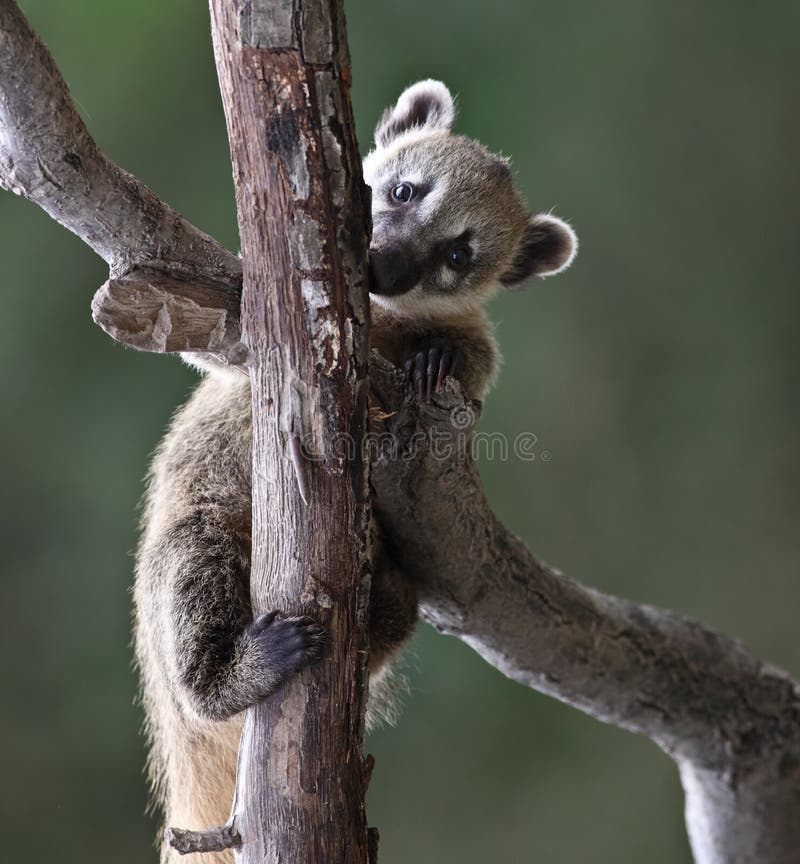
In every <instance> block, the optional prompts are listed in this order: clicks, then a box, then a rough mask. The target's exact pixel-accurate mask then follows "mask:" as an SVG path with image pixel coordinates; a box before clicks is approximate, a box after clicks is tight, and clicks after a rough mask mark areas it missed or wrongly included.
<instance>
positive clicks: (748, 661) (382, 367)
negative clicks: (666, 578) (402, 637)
mask: <svg viewBox="0 0 800 864" xmlns="http://www.w3.org/2000/svg"><path fill="white" fill-rule="evenodd" d="M397 375H398V373H397V372H396V370H394V369H392V368H391V367H389V366H387V364H385V363H380V362H373V368H372V376H371V377H372V387H373V391H374V393H375V397H376V399H378V400H379V401H380V402H381V404H382V407H383V409H384V411H385V413H386V414H387V415H389V416H388V417H387V420H386V421H385V423H386V432H387V433H388V436H389V440H395V441H401V442H405V447H400V448H398V449H395V450H391V449H390V448H387V447H383V448H377V454H378V458H377V459H376V460H375V461H374V462H373V469H372V475H371V476H372V482H373V485H374V489H375V512H376V515H377V516H378V518H379V519H380V521H381V523H382V525H383V526H384V527H385V528H386V529H387V531H388V533H389V535H390V536H391V537H392V540H393V543H394V549H395V554H397V555H398V556H400V558H401V560H402V563H403V565H404V567H405V568H406V570H407V571H408V572H410V573H412V574H413V575H414V576H415V578H416V580H417V581H418V584H419V587H420V597H421V603H422V612H423V615H424V617H425V619H426V620H427V621H428V622H429V623H431V624H432V625H433V626H435V627H436V628H437V629H438V630H440V631H441V632H443V633H449V634H452V635H455V636H458V637H459V638H460V639H462V640H463V641H464V642H466V643H467V644H468V645H470V646H471V647H472V648H474V649H475V650H476V651H477V652H478V653H479V654H480V655H481V656H482V657H483V658H484V659H486V660H487V661H488V662H489V663H491V664H492V665H493V666H495V667H496V668H497V669H499V670H500V671H501V672H503V673H504V674H505V675H507V676H508V677H509V678H513V679H514V680H515V681H519V682H520V683H521V684H525V685H526V686H528V687H532V688H533V689H535V690H538V691H539V692H541V693H546V694H548V695H549V696H553V697H555V698H556V699H560V700H561V701H563V702H566V703H568V704H570V705H572V706H574V707H575V708H578V709H579V710H581V711H583V712H585V713H587V714H590V715H592V716H593V717H596V718H597V719H598V720H602V721H604V722H606V723H613V724H614V725H616V726H620V727H622V728H624V729H629V730H630V731H632V732H638V733H641V734H644V735H647V736H648V737H650V738H652V739H653V740H654V741H655V742H656V743H657V744H658V745H659V746H660V747H662V748H663V749H664V750H665V751H666V752H667V753H668V754H669V755H670V756H671V757H672V758H673V759H674V760H675V761H676V763H677V765H678V767H679V769H680V773H681V779H682V782H683V785H684V789H685V792H686V820H687V828H688V831H689V837H690V840H691V844H692V849H693V851H694V855H695V860H696V861H697V864H723V862H725V864H734V862H735V864H766V862H770V864H790V862H797V861H798V860H800V857H799V856H800V686H798V684H797V683H796V682H795V681H794V680H793V679H791V678H790V677H789V676H788V675H787V674H786V673H784V672H782V671H780V670H778V669H775V668H774V667H772V666H770V665H769V664H766V663H763V662H762V661H760V660H759V659H758V658H757V657H755V656H754V655H752V654H751V653H750V652H749V651H747V650H746V649H745V648H744V647H743V646H742V645H740V644H739V643H738V642H736V641H735V640H733V639H730V638H728V637H726V636H722V635H720V634H718V633H715V632H713V631H712V630H709V629H707V628H705V627H703V626H701V625H700V624H697V623H695V622H692V621H687V620H685V619H683V618H681V617H679V616H677V615H675V614H673V613H671V612H668V611H666V610H662V609H656V608H654V607H652V606H647V605H641V604H636V603H631V602H629V601H627V600H622V599H619V598H617V597H612V596H609V595H606V594H602V593H600V592H599V591H595V590H594V589H592V588H588V587H586V586H583V585H581V584H579V583H578V582H575V581H573V580H572V579H569V578H567V577H566V576H564V575H562V574H561V573H559V572H558V571H556V570H554V569H553V568H551V567H548V566H547V565H546V564H544V563H543V562H541V561H539V560H538V559H537V558H536V557H535V556H534V555H532V554H531V552H530V551H529V550H528V549H527V548H526V547H525V546H524V544H523V543H522V542H521V541H520V540H519V539H518V538H517V537H515V536H514V535H513V534H512V533H511V532H510V531H508V530H507V529H506V528H505V527H504V526H503V525H502V524H501V523H500V522H499V521H498V520H497V518H496V517H495V516H494V514H493V513H492V511H491V510H490V508H489V505H488V503H487V501H486V497H485V495H484V492H483V488H482V485H481V482H480V478H479V476H478V472H477V469H476V466H475V464H474V462H473V460H472V457H471V448H470V445H471V437H472V428H473V426H474V423H475V421H476V419H477V414H478V407H479V406H477V405H474V404H472V405H470V404H465V403H464V401H463V399H462V398H461V396H460V394H459V392H458V390H457V388H455V387H452V386H451V387H450V388H449V389H448V391H447V393H446V394H445V396H444V397H443V398H441V399H439V400H437V404H435V405H433V406H430V407H428V406H424V407H423V409H422V411H421V412H420V411H419V409H418V408H417V406H416V403H415V401H414V400H413V398H412V397H411V396H410V394H406V395H405V397H404V398H400V399H398V388H399V386H400V381H399V380H398V377H397ZM422 442H426V444H425V445H423V443H422ZM420 514H424V518H421V517H420Z"/></svg>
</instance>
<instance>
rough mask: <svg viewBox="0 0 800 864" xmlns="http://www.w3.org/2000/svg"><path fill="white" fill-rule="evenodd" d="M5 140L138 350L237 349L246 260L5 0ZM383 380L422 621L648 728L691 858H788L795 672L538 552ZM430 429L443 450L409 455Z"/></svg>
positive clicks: (13, 162)
mask: <svg viewBox="0 0 800 864" xmlns="http://www.w3.org/2000/svg"><path fill="white" fill-rule="evenodd" d="M0 133H1V134H0V184H2V185H3V186H5V187H6V188H8V189H11V190H12V191H14V192H17V193H18V194H21V195H23V196H24V197H26V198H29V199H30V200H32V201H34V202H35V203H37V204H38V205H39V206H41V207H43V208H44V209H45V210H46V211H47V212H48V213H50V215H51V216H53V218H55V219H57V220H58V221H59V222H61V224H63V225H65V226H66V227H67V228H69V229H70V230H71V231H73V232H74V233H76V234H77V235H78V236H79V237H81V239H83V240H84V241H85V242H86V243H88V244H89V245H90V246H91V247H92V248H93V249H95V251H97V252H98V254H100V255H101V256H102V257H103V258H105V260H106V261H108V263H109V265H110V269H111V279H110V280H109V282H108V283H106V285H105V286H103V288H101V289H100V292H99V293H98V295H97V296H96V298H95V303H94V305H93V310H94V314H95V316H96V319H97V320H98V323H100V324H101V326H102V327H103V328H104V329H105V330H106V331H107V332H109V333H110V334H111V335H112V336H113V337H114V338H116V339H118V340H119V341H121V342H124V343H125V344H128V345H132V346H133V347H137V348H141V349H142V350H150V351H162V352H163V351H176V350H200V351H211V352H214V353H216V354H218V355H221V356H223V357H224V356H226V355H227V356H228V357H230V358H231V362H237V363H238V362H242V361H243V359H244V357H243V355H242V351H241V348H237V346H239V344H240V338H241V337H240V332H239V330H240V325H239V317H238V302H239V292H240V287H241V265H240V262H239V260H238V258H237V257H236V256H235V255H233V254H232V253H230V252H228V251H227V250H225V249H224V248H223V247H222V246H220V245H219V244H218V243H216V242H215V241H214V240H213V239H211V238H210V237H208V236H207V235H205V234H203V233H202V232H200V231H198V230H197V229H195V228H193V227H192V226H191V225H189V224H188V223H187V222H186V221H185V220H183V219H182V218H181V217H180V216H179V215H178V214H177V213H175V212H174V211H173V210H172V209H171V208H169V207H168V206H167V205H165V204H163V203H162V202H160V201H159V200H158V199H157V198H156V197H155V196H154V195H153V193H152V192H151V191H150V190H148V189H147V188H146V187H145V186H143V185H142V184H141V183H139V181H137V180H136V179H135V178H133V177H131V176H130V175H128V174H126V173H125V172H124V171H122V170H121V169H120V168H118V167H117V166H116V165H114V164H113V162H111V161H110V160H109V159H108V158H107V157H106V156H105V155H104V154H103V153H102V152H101V151H100V150H99V149H98V148H97V146H96V145H95V143H94V142H93V141H92V139H91V137H90V136H89V134H88V132H87V131H86V128H85V126H84V124H83V122H82V121H81V120H80V118H79V116H78V114H77V112H76V110H75V108H74V105H73V104H72V102H71V100H70V98H69V95H68V93H67V89H66V86H65V84H64V82H63V80H62V79H61V76H60V75H59V73H58V71H57V69H56V67H55V65H54V64H53V61H52V59H51V58H50V56H49V54H48V53H47V51H46V49H45V48H44V46H42V44H41V43H40V42H39V41H38V39H36V37H35V36H34V34H33V32H32V31H31V29H30V27H29V26H28V24H27V22H25V20H24V18H23V16H22V15H21V13H20V12H19V10H18V8H17V7H16V4H15V3H13V2H11V0H0ZM231 350H233V354H232V355H231V354H230V352H231ZM372 385H373V392H374V394H375V399H376V400H377V401H378V402H379V403H380V404H381V405H382V406H383V407H384V409H385V413H386V414H387V415H391V416H389V417H388V418H387V419H386V428H387V430H388V431H389V432H391V433H392V434H393V435H394V436H395V439H396V441H397V442H398V450H396V451H393V454H392V456H391V458H389V457H387V456H383V457H382V458H379V460H378V462H377V464H376V465H374V468H373V485H374V492H375V501H376V508H377V510H378V512H379V514H380V517H381V520H382V521H383V522H384V524H385V526H386V527H387V528H388V529H389V531H390V533H391V535H392V536H393V537H394V538H395V544H396V551H397V552H398V554H402V555H403V556H404V557H405V564H406V566H407V568H408V569H409V571H410V572H412V573H414V574H415V575H416V577H417V579H418V581H419V583H420V586H421V592H422V598H423V612H424V615H425V617H426V618H427V620H428V621H430V622H431V623H432V624H433V625H434V626H436V627H437V628H438V629H440V630H442V631H443V632H447V633H452V634H454V635H457V636H458V637H459V638H461V639H463V640H464V641H465V642H467V643H468V644H470V645H471V646H472V647H473V648H474V649H475V650H476V651H478V652H479V653H480V654H481V655H482V656H483V657H484V658H485V659H486V660H487V661H488V662H490V663H491V664H492V665H494V666H496V667H497V668H498V669H500V671H502V672H503V673H504V674H506V675H508V676H509V677H511V678H513V679H515V680H517V681H519V682H520V683H523V684H525V685H526V686H529V687H533V688H534V689H536V690H539V691H541V692H544V693H547V694H549V695H551V696H554V697H555V698H558V699H560V700H562V701H564V702H567V703H569V704H571V705H573V706H575V707H576V708H578V709H579V710H581V711H584V712H586V713H588V714H590V715H592V716H594V717H597V718H598V719H600V720H603V721H605V722H609V723H613V724H615V725H618V726H621V727H623V728H626V729H630V730H632V731H635V732H639V733H641V734H644V735H647V736H648V737H650V738H652V739H653V740H654V741H656V742H657V743H658V744H659V745H660V746H661V747H662V748H663V749H664V750H665V751H666V752H667V753H669V754H670V755H671V756H672V757H673V758H674V759H675V761H676V763H677V764H678V767H679V769H680V772H681V778H682V781H683V785H684V789H685V791H686V796H687V807H686V815H687V824H688V829H689V834H690V838H691V842H692V847H693V850H694V855H695V860H696V862H697V864H796V862H797V861H798V860H799V859H798V854H799V853H798V850H800V687H798V684H797V682H796V681H794V680H793V679H792V678H790V677H789V676H788V675H786V674H785V673H783V672H781V671H780V670H777V669H775V668H773V667H771V666H770V665H769V664H766V663H763V662H762V661H760V660H758V658H756V657H754V656H753V655H752V654H751V653H750V652H748V651H747V650H746V649H745V648H743V647H742V646H741V645H740V644H739V643H738V642H736V641H734V640H732V639H729V638H727V637H725V636H722V635H719V634H717V633H714V632H713V631H710V630H708V629H706V628H704V627H702V626H701V625H699V624H695V623H692V622H689V621H686V620H684V619H682V618H680V617H678V616H676V615H674V614H673V613H670V612H668V611H664V610H659V609H655V608H653V607H650V606H646V605H638V604H634V603H630V602H627V601H624V600H620V599H618V598H615V597H611V596H608V595H604V594H601V593H600V592H597V591H594V590H593V589H591V588H587V587H585V586H582V585H580V584H579V583H577V582H574V581H572V580H571V579H569V578H567V577H565V576H563V575H562V574H560V573H558V572H557V571H555V570H553V569H552V568H550V567H548V566H547V565H545V564H543V563H542V562H540V561H538V560H537V559H536V558H535V557H534V556H533V555H532V554H531V553H530V552H529V551H528V550H527V549H526V548H525V546H524V545H523V544H522V543H521V542H520V541H519V539H518V538H516V537H515V536H514V535H513V534H511V533H510V532H509V531H508V530H507V529H506V528H505V527H504V526H503V525H502V524H500V523H499V522H498V520H497V519H496V517H495V516H494V514H493V513H492V512H491V510H490V508H489V506H488V504H487V502H486V499H485V496H484V493H483V490H482V487H481V484H480V480H479V478H478V474H477V471H476V468H475V465H474V464H473V462H472V459H471V457H470V454H469V443H470V436H471V428H472V422H471V421H470V422H466V423H465V422H464V419H463V418H467V420H468V421H469V418H470V413H469V412H470V411H472V410H473V409H474V407H475V406H471V405H466V404H465V403H464V401H463V399H462V398H461V396H460V394H459V392H458V390H457V389H454V388H452V387H451V388H450V389H448V391H447V392H446V394H445V395H444V396H443V397H442V399H440V400H439V401H438V402H437V403H436V404H435V405H433V406H431V407H430V408H424V409H423V410H422V413H420V410H419V409H418V407H417V405H416V404H415V402H414V401H413V397H412V396H411V394H409V393H407V392H406V391H405V389H404V387H403V384H402V381H401V379H400V378H399V377H398V376H397V374H396V373H395V371H394V370H393V369H392V368H391V367H389V366H388V365H387V364H385V363H384V362H382V361H381V360H380V359H379V358H373V364H372ZM432 430H435V432H436V436H435V437H436V446H435V447H433V448H431V447H422V448H420V447H409V448H408V449H407V450H404V442H405V443H408V442H410V441H412V440H416V441H417V443H418V442H419V440H420V439H419V438H418V437H417V438H414V436H415V435H419V434H422V435H423V436H428V440H430V436H431V432H432ZM443 441H444V443H446V442H447V441H450V443H451V445H452V446H451V448H450V449H449V451H448V449H447V448H446V447H443ZM454 501H457V502H458V518H457V519H454V518H453V513H452V509H451V508H452V503H453V502H454ZM419 513H424V514H425V519H424V520H421V519H418V518H417V514H419ZM179 842H189V841H188V840H186V838H183V839H182V840H179Z"/></svg>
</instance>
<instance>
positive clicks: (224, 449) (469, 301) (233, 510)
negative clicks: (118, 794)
mask: <svg viewBox="0 0 800 864" xmlns="http://www.w3.org/2000/svg"><path fill="white" fill-rule="evenodd" d="M453 118H454V108H453V103H452V99H451V98H450V95H449V93H448V92H447V90H446V88H444V85H441V84H438V83H437V82H421V83H420V84H417V85H415V86H414V87H412V88H409V90H407V91H406V93H404V94H403V96H401V99H400V100H399V102H398V104H397V105H396V106H395V107H394V109H392V110H390V111H389V112H387V114H386V115H385V116H384V118H383V120H382V121H381V124H380V125H379V129H378V133H377V136H376V139H377V140H378V141H379V142H380V143H379V146H378V148H377V149H376V151H375V152H374V153H372V154H371V155H370V156H369V157H368V159H367V160H366V161H365V174H366V176H367V178H368V180H369V182H370V183H371V185H372V186H373V217H374V221H375V228H376V230H375V237H374V240H373V247H372V248H373V251H374V252H375V253H376V254H379V253H380V252H381V249H382V248H384V247H386V245H387V244H392V243H395V244H396V243H402V244H403V245H402V248H403V250H404V254H407V255H408V256H410V258H413V259H414V261H415V262H416V263H415V268H416V269H415V270H414V271H413V274H412V275H413V279H414V284H413V285H410V286H409V290H407V291H405V292H404V293H402V294H399V295H395V296H380V297H373V304H372V306H373V329H372V340H373V341H372V344H373V347H375V348H377V349H378V350H379V351H380V352H381V353H382V354H384V355H385V356H386V357H387V358H388V359H389V360H392V361H393V362H395V363H396V364H398V365H402V364H404V363H406V362H408V361H409V360H413V359H414V358H419V357H424V358H426V362H427V358H428V357H429V356H433V354H432V353H430V352H431V351H434V352H438V353H436V356H437V357H438V356H439V354H441V353H442V352H443V351H447V352H450V350H451V348H452V353H453V355H454V356H457V357H458V363H457V365H455V367H451V368H450V369H449V371H451V372H452V371H453V370H454V371H455V374H456V375H457V377H458V379H459V381H460V383H461V385H462V388H463V389H464V391H465V392H466V394H467V395H468V396H470V397H472V398H475V399H482V398H483V397H484V395H485V393H486V390H487V388H488V387H489V386H490V384H491V383H492V380H493V378H494V376H495V374H496V371H497V367H498V362H499V353H498V351H497V346H496V344H495V341H494V337H493V334H492V327H491V325H490V324H489V321H488V319H487V318H486V315H485V313H484V311H483V308H482V304H483V302H484V301H485V300H486V299H487V298H488V297H489V296H490V295H491V294H492V292H493V291H494V290H495V288H496V287H497V285H498V283H499V282H500V281H503V282H505V283H511V282H516V281H519V280H520V279H522V278H525V276H527V275H531V274H537V273H538V274H539V275H545V274H547V273H550V272H556V271H557V270H558V269H563V267H564V266H566V264H568V263H569V261H570V260H571V257H572V255H573V254H574V235H573V234H572V232H571V230H570V229H569V228H568V226H566V225H565V224H564V223H562V222H560V221H559V220H556V219H554V218H553V217H550V216H541V215H540V216H537V217H533V218H532V219H531V218H529V217H528V215H527V213H526V211H525V210H524V208H523V206H522V203H521V200H520V198H519V196H518V194H517V192H516V190H515V189H514V187H513V184H512V182H511V175H510V172H509V170H508V167H507V165H506V163H505V161H504V160H501V159H499V157H496V156H494V155H492V154H491V153H489V152H488V151H486V150H485V149H484V148H483V147H481V146H480V145H479V144H477V143H476V142H473V141H470V140H469V139H466V138H461V137H458V136H453V135H451V134H450V125H451V124H452V122H453ZM403 180H409V181H412V182H414V183H417V184H419V189H420V191H419V195H418V197H417V198H416V199H415V203H414V205H413V206H411V207H405V208H403V207H401V206H400V205H398V204H397V202H394V203H392V199H391V188H392V185H393V184H396V183H399V182H401V181H403ZM462 235H463V237H462V240H459V241H458V242H469V244H470V249H471V250H472V252H473V260H472V262H471V264H470V267H468V268H467V269H465V270H462V271H460V272H456V271H455V270H453V269H452V268H448V265H447V258H446V256H447V254H448V250H449V249H450V248H451V246H450V244H451V243H452V242H454V240H453V238H456V239H457V238H458V237H459V236H462ZM463 238H467V239H466V240H464V239H463ZM400 260H401V261H402V260H403V259H402V258H401V259H400ZM442 345H444V346H445V348H444V349H442V348H441V346H442ZM431 346H434V348H433V349H432V348H431ZM436 346H439V347H436ZM428 374H430V373H428ZM251 453H252V428H251V418H250V392H249V381H248V379H247V378H246V377H245V376H244V375H238V376H237V375H236V374H235V373H231V372H230V371H228V372H226V373H225V374H222V375H211V376H209V377H207V378H205V379H204V380H203V381H202V382H201V383H200V384H199V386H198V387H197V389H196V390H195V392H194V394H193V395H192V397H191V399H190V400H189V401H188V403H187V404H186V405H185V406H184V407H183V408H182V409H181V410H180V411H179V412H178V413H177V414H176V416H175V418H174V420H173V422H172V425H171V427H170V430H169V432H168V434H167V436H166V437H165V439H164V441H163V443H162V444H161V446H160V447H159V449H158V451H157V453H156V456H155V459H154V461H153V466H152V469H151V472H150V475H149V479H148V487H147V495H146V506H145V510H144V515H143V520H142V527H143V530H142V537H141V542H140V545H139V550H138V555H137V567H136V584H135V590H134V600H135V608H136V614H135V619H136V620H135V644H136V656H137V661H138V666H139V670H140V674H141V679H142V691H143V696H142V699H143V704H144V709H145V713H146V728H147V734H148V738H149V742H150V760H149V765H150V776H151V780H152V784H153V788H154V791H155V797H156V799H157V801H158V803H159V804H160V805H161V806H162V808H163V810H164V816H165V818H166V824H167V825H175V826H178V827H181V828H189V829H202V828H207V827H211V826H214V825H219V824H222V823H224V822H225V821H226V819H227V817H228V813H229V808H230V805H231V799H232V795H233V787H234V775H235V767H236V753H237V747H238V741H239V732H240V728H241V711H242V710H243V709H244V708H246V707H247V706H248V705H251V704H253V703H255V702H257V701H258V700H260V699H263V698H265V697H266V696H268V695H269V693H271V692H272V691H273V690H275V688H276V687H278V686H279V685H280V683H281V682H282V681H284V680H285V679H286V678H287V677H289V676H290V675H291V674H294V672H296V671H297V670H298V669H299V668H302V666H303V665H305V664H307V663H308V662H312V661H313V660H314V659H316V658H317V657H318V656H319V640H320V635H321V634H320V633H319V630H318V628H316V627H315V625H314V624H313V623H312V622H309V621H308V620H304V619H283V618H279V619H276V620H272V619H269V620H266V619H264V618H263V617H262V618H260V619H258V620H256V621H255V622H254V621H253V620H252V610H251V608H250V601H249V565H250V532H251V485H250V484H251V480H250V472H251ZM388 545H390V544H388ZM374 570H375V573H374V576H373V584H372V594H371V598H370V620H369V642H370V675H371V678H372V681H371V696H370V711H369V712H368V714H370V713H371V714H372V715H375V714H380V713H386V706H385V705H384V706H383V710H382V709H381V706H380V705H376V704H375V701H374V698H373V693H374V692H376V691H380V690H382V689H383V690H385V689H386V687H385V686H383V684H385V676H386V675H387V674H389V673H387V671H386V670H387V668H388V661H389V660H390V659H391V657H392V656H393V655H394V654H395V653H396V652H397V650H398V649H399V648H400V646H401V645H402V644H403V642H404V641H405V640H406V639H407V638H408V636H409V634H410V633H411V631H412V629H413V627H414V624H415V621H416V617H417V603H416V592H415V589H414V586H413V584H411V582H410V581H409V580H408V579H407V578H405V577H404V574H403V573H402V572H401V571H400V570H399V568H398V567H397V566H396V564H395V563H394V562H393V561H392V560H391V557H390V555H389V553H388V552H387V550H386V548H385V547H384V546H383V545H382V544H380V543H378V544H377V555H376V560H375V567H374ZM162 859H163V861H164V862H170V864H173V862H174V861H177V860H178V859H177V856H176V855H175V854H174V853H173V852H172V851H171V850H170V849H168V848H164V849H163V850H162ZM203 861H204V862H207V864H230V862H231V861H232V855H231V853H221V854H217V855H207V856H204V858H203Z"/></svg>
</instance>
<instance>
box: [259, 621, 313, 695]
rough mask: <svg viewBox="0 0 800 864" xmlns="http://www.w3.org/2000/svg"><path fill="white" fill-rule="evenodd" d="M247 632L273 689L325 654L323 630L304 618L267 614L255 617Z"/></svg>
mask: <svg viewBox="0 0 800 864" xmlns="http://www.w3.org/2000/svg"><path fill="white" fill-rule="evenodd" d="M248 633H249V636H250V639H251V640H252V644H253V646H254V648H255V649H256V652H257V654H258V655H259V658H260V659H261V661H262V662H263V663H264V665H265V667H266V668H267V669H268V670H269V673H270V677H273V676H274V678H275V686H277V684H278V683H280V682H283V681H285V680H286V679H287V678H289V677H290V676H292V675H295V674H296V673H297V672H299V671H300V670H301V669H304V668H305V667H306V666H311V665H313V664H314V663H317V662H319V661H320V660H321V659H322V658H323V656H324V655H325V646H326V636H327V634H326V632H325V628H324V627H321V626H320V625H319V624H317V623H316V622H315V621H314V620H313V619H312V618H308V617H306V616H300V617H297V616H283V615H281V613H280V612H278V611H277V610H275V611H273V612H267V613H266V614H264V615H259V617H258V618H256V620H255V621H254V622H253V623H252V624H251V625H250V628H249V630H248Z"/></svg>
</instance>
